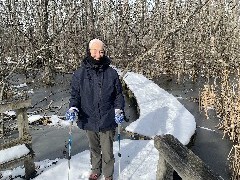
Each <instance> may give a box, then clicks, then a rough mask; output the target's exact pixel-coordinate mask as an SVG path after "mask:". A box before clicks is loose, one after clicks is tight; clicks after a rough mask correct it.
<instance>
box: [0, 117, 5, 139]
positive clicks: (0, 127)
mask: <svg viewBox="0 0 240 180" xmlns="http://www.w3.org/2000/svg"><path fill="white" fill-rule="evenodd" d="M3 136H4V123H3V114H2V113H0V137H3Z"/></svg>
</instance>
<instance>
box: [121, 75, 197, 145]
mask: <svg viewBox="0 0 240 180" xmlns="http://www.w3.org/2000/svg"><path fill="white" fill-rule="evenodd" d="M123 79H124V81H125V82H126V84H127V86H128V88H129V89H130V90H131V91H132V92H133V94H134V96H135V98H136V100H137V104H138V106H139V109H140V117H139V119H137V120H136V121H135V122H133V123H131V124H130V125H129V126H127V127H126V130H127V131H130V132H134V133H138V134H141V135H145V136H148V137H152V138H153V137H154V136H156V135H164V134H172V135H173V136H174V137H176V138H177V139H178V140H179V141H180V142H181V143H182V144H184V145H186V144H188V142H189V141H190V138H191V137H192V135H193V134H194V132H195V129H196V122H195V118H194V116H193V115H192V114H191V113H190V112H189V111H188V110H187V109H186V108H185V107H184V106H183V105H182V104H181V103H180V102H179V101H178V100H177V99H176V98H175V97H174V96H173V95H171V94H169V93H168V92H166V91H165V90H163V89H162V88H160V87H159V86H158V85H156V84H155V83H153V82H152V81H150V80H149V79H147V78H145V77H144V76H143V75H140V74H136V73H132V72H128V73H127V74H125V76H124V77H123Z"/></svg>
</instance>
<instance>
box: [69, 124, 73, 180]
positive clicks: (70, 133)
mask: <svg viewBox="0 0 240 180" xmlns="http://www.w3.org/2000/svg"><path fill="white" fill-rule="evenodd" d="M72 125H73V122H72V121H71V122H70V127H69V138H68V180H69V179H70V159H71V149H72Z"/></svg>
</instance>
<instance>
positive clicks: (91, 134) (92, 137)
mask: <svg viewBox="0 0 240 180" xmlns="http://www.w3.org/2000/svg"><path fill="white" fill-rule="evenodd" d="M104 52H105V51H104V43H103V42H102V41H100V40H99V39H93V40H91V41H90V43H89V49H88V56H87V57H86V58H85V59H83V61H82V64H81V66H80V68H79V69H77V70H76V71H75V72H74V74H73V76H72V82H71V87H72V90H71V98H70V104H69V107H70V109H69V110H68V112H67V113H66V116H67V119H70V120H71V119H75V116H76V115H78V120H77V124H78V127H79V128H81V129H84V130H86V134H87V138H88V140H89V147H90V155H91V157H90V158H91V166H92V167H91V170H92V172H91V174H90V176H89V180H96V179H98V178H99V176H100V175H101V173H103V175H104V177H105V179H106V180H112V179H113V172H114V155H113V140H114V135H115V129H116V127H117V124H118V123H121V122H122V121H123V119H124V118H123V117H124V116H123V109H124V97H123V94H122V85H121V82H120V80H119V77H118V74H117V72H116V70H114V69H113V68H112V67H110V66H109V65H110V59H109V58H108V57H107V56H105V54H104Z"/></svg>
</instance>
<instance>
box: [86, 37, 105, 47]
mask: <svg viewBox="0 0 240 180" xmlns="http://www.w3.org/2000/svg"><path fill="white" fill-rule="evenodd" d="M95 43H98V44H101V45H102V46H103V48H104V43H103V42H102V41H101V40H100V39H92V40H91V41H90V42H89V45H88V48H89V49H91V47H92V45H93V44H95Z"/></svg>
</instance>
